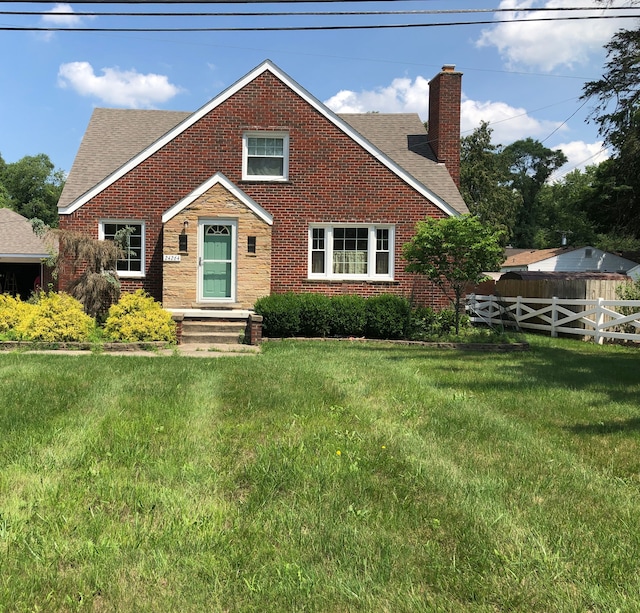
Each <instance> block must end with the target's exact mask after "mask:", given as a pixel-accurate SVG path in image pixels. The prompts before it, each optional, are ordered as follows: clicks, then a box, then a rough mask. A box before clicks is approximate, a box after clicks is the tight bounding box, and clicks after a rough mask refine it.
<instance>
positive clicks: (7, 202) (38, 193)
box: [0, 153, 65, 227]
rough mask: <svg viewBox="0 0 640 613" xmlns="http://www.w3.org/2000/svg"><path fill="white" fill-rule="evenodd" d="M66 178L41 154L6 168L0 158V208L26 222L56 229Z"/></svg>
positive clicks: (7, 165)
mask: <svg viewBox="0 0 640 613" xmlns="http://www.w3.org/2000/svg"><path fill="white" fill-rule="evenodd" d="M64 180H65V175H64V172H63V171H62V170H56V168H55V166H54V165H53V162H51V160H50V159H49V156H47V155H45V154H44V153H40V154H38V155H33V156H25V157H23V158H22V159H20V160H18V161H17V162H14V163H11V164H7V163H6V162H5V161H4V159H3V158H2V156H1V155H0V208H1V207H7V208H10V209H13V210H14V211H16V213H20V215H23V216H24V217H26V218H27V219H33V218H38V219H41V220H42V221H43V222H44V223H45V224H47V225H49V226H51V227H56V226H57V225H58V209H57V206H58V199H59V198H60V194H61V193H62V188H63V187H64Z"/></svg>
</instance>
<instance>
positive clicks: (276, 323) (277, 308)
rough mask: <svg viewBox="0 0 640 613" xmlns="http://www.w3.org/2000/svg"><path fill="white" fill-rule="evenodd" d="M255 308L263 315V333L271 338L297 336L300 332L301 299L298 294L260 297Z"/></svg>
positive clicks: (290, 293)
mask: <svg viewBox="0 0 640 613" xmlns="http://www.w3.org/2000/svg"><path fill="white" fill-rule="evenodd" d="M253 308H254V310H255V312H256V313H257V314H258V315H262V318H263V319H262V333H263V334H264V335H265V336H269V337H271V338H284V337H289V336H297V335H298V334H299V333H300V301H299V300H298V298H297V296H296V294H294V293H292V292H287V293H286V294H271V295H270V296H264V297H263V298H259V299H258V300H257V301H256V303H255V305H254V307H253Z"/></svg>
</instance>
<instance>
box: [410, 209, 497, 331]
mask: <svg viewBox="0 0 640 613" xmlns="http://www.w3.org/2000/svg"><path fill="white" fill-rule="evenodd" d="M501 235H502V233H501V231H498V230H493V229H491V228H489V227H487V226H485V225H483V224H482V222H480V220H479V219H478V218H476V217H473V216H471V215H461V216H459V217H447V218H444V219H426V220H424V221H419V222H418V224H417V226H416V235H415V236H414V237H413V239H412V240H411V241H410V242H408V243H407V244H405V245H404V247H403V254H404V258H405V260H407V262H408V264H407V266H406V270H407V271H409V272H416V273H420V274H423V275H425V276H426V277H427V278H428V279H430V280H431V281H433V282H434V283H435V284H436V285H437V286H438V287H440V288H441V289H442V291H443V292H444V294H445V295H446V296H447V298H449V300H451V302H452V303H453V305H454V309H455V314H456V317H455V329H456V334H458V333H459V332H460V309H461V306H462V296H463V293H464V291H465V288H466V286H467V285H468V284H473V285H477V284H478V283H480V282H481V281H482V280H483V279H484V278H485V274H484V273H485V272H487V271H490V270H496V269H497V268H498V267H499V266H500V264H501V262H502V260H503V249H502V247H501V246H500V241H501Z"/></svg>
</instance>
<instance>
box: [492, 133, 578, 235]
mask: <svg viewBox="0 0 640 613" xmlns="http://www.w3.org/2000/svg"><path fill="white" fill-rule="evenodd" d="M500 156H501V158H502V159H503V161H504V163H505V165H506V167H507V168H508V169H509V173H510V178H509V186H510V187H511V188H512V189H514V190H516V191H517V192H519V193H520V195H521V196H522V206H521V207H520V210H519V211H518V214H517V217H516V224H515V228H514V245H515V246H517V247H532V246H533V243H534V237H535V235H536V232H537V230H538V228H539V221H540V220H539V215H538V213H539V211H538V194H539V193H540V190H541V189H542V187H543V186H544V184H545V182H546V181H547V179H548V178H549V177H550V176H551V173H552V172H553V171H554V170H557V169H558V168H560V166H562V165H563V164H565V163H566V162H567V156H566V155H565V154H564V153H563V152H562V151H561V150H560V149H557V150H555V151H553V150H551V149H549V148H548V147H545V146H544V145H543V144H542V143H541V142H540V141H537V140H534V139H533V138H525V139H523V140H518V141H516V142H514V143H511V144H510V145H508V146H507V147H505V148H504V149H503V151H502V153H501V154H500Z"/></svg>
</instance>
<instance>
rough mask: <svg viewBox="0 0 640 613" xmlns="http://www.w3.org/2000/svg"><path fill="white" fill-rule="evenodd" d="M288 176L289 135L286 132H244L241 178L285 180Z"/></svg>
mask: <svg viewBox="0 0 640 613" xmlns="http://www.w3.org/2000/svg"><path fill="white" fill-rule="evenodd" d="M288 177H289V135H288V134H287V133H286V132H246V133H245V134H244V137H243V143H242V178H243V179H245V180H253V181H286V180H287V179H288Z"/></svg>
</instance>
